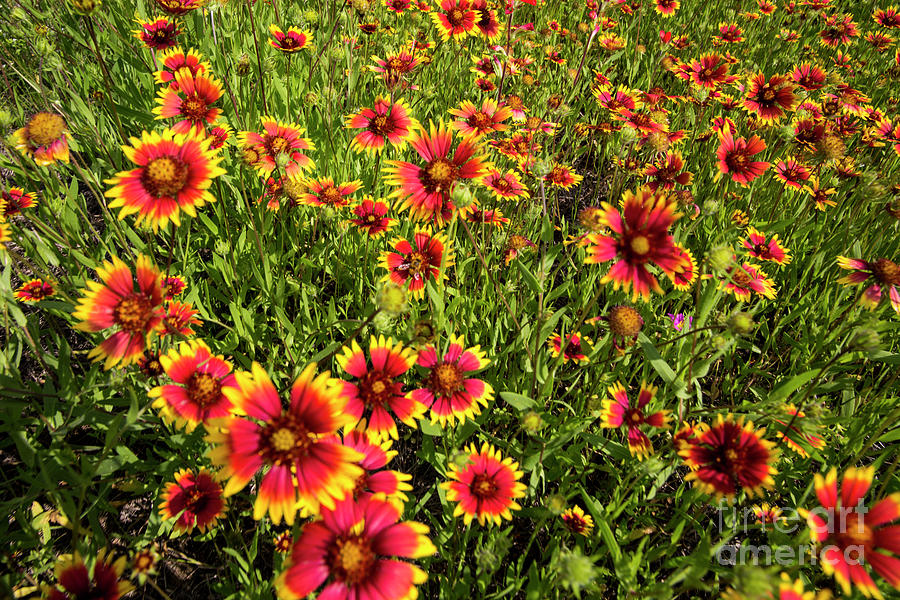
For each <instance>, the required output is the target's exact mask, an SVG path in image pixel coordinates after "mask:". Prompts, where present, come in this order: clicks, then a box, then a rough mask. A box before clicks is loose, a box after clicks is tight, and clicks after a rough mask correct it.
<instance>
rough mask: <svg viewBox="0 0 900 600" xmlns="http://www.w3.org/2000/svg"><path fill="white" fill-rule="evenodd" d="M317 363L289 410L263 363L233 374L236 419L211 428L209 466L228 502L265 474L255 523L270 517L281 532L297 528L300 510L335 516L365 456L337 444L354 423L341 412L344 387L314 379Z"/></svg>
mask: <svg viewBox="0 0 900 600" xmlns="http://www.w3.org/2000/svg"><path fill="white" fill-rule="evenodd" d="M315 373H316V365H315V363H313V364H310V365H309V366H307V367H306V368H305V369H304V370H303V372H302V373H301V374H300V376H299V377H297V379H296V381H294V384H293V386H292V387H291V393H290V405H289V407H288V408H287V409H284V408H283V407H282V404H281V398H280V396H279V394H278V391H277V390H276V389H275V386H274V385H273V384H272V381H271V379H269V375H268V374H267V373H266V371H265V369H263V368H262V367H261V366H260V365H259V364H258V363H254V364H253V367H252V371H251V372H250V373H247V372H238V373H236V374H235V378H236V380H237V384H238V387H237V388H225V395H226V396H227V397H228V399H229V400H231V403H232V405H233V407H234V408H233V412H234V413H235V416H231V417H228V418H227V419H225V420H223V421H222V422H221V423H220V425H219V426H218V427H215V428H212V431H211V432H210V434H209V435H208V436H207V437H206V440H207V441H208V442H209V443H210V444H212V448H211V450H210V451H209V458H210V460H211V461H212V463H213V464H214V465H215V466H217V467H222V476H223V478H227V479H228V484H227V485H226V486H225V496H226V497H228V496H232V495H234V494H236V493H237V492H239V491H240V490H242V489H243V488H244V487H245V486H246V485H247V484H248V483H249V482H250V480H251V479H253V476H254V475H255V474H256V473H257V472H259V471H260V470H265V473H264V474H263V476H262V481H261V483H260V485H259V491H258V494H257V496H256V501H255V503H254V505H253V518H255V519H257V520H259V519H261V518H262V517H263V515H265V514H266V512H268V513H269V516H270V517H271V518H272V520H273V521H274V522H275V524H276V525H277V524H278V523H280V522H281V519H282V517H284V520H285V521H286V522H287V523H288V524H289V525H291V524H293V522H294V517H295V515H296V512H297V509H298V508H301V509H303V510H305V511H307V512H310V513H316V512H318V511H319V509H320V507H322V506H324V507H326V508H334V504H335V501H336V500H340V499H343V498H344V497H345V496H346V495H347V493H348V492H350V491H351V490H352V489H353V487H354V486H355V485H356V479H357V477H359V476H360V474H361V473H362V469H361V468H360V467H359V466H358V465H356V464H355V463H356V461H358V460H360V459H361V458H362V457H361V455H360V454H359V453H358V452H356V451H355V450H352V449H350V448H347V447H346V446H343V445H342V444H340V439H339V438H338V436H337V432H338V430H339V429H340V428H341V427H343V426H345V425H348V424H349V423H352V422H353V417H352V416H351V415H349V414H347V413H346V412H344V406H345V404H346V400H345V399H344V398H343V397H342V396H341V392H340V389H341V388H340V384H339V383H338V382H336V381H334V380H332V379H331V377H330V376H329V373H328V372H325V373H321V374H320V375H318V376H316V374H315Z"/></svg>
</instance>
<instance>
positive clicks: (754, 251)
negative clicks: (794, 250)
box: [741, 227, 791, 265]
mask: <svg viewBox="0 0 900 600" xmlns="http://www.w3.org/2000/svg"><path fill="white" fill-rule="evenodd" d="M741 245H742V246H743V247H744V248H746V249H747V254H749V255H750V256H752V257H753V258H758V259H759V260H767V261H770V262H774V263H775V264H778V265H786V264H788V263H790V262H791V251H790V250H789V249H788V248H785V247H784V246H782V245H781V241H779V239H778V234H775V235H773V236H772V237H770V238H766V234H764V233H762V232H761V231H758V230H757V229H756V228H755V227H751V228H750V229H748V230H747V238H746V239H745V240H743V241H742V242H741Z"/></svg>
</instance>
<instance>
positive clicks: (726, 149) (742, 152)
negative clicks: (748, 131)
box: [716, 127, 769, 187]
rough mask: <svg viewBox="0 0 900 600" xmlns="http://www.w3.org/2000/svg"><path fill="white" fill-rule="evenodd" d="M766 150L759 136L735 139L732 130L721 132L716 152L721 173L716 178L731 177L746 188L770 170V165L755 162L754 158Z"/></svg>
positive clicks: (726, 128) (727, 128)
mask: <svg viewBox="0 0 900 600" xmlns="http://www.w3.org/2000/svg"><path fill="white" fill-rule="evenodd" d="M765 149H766V143H765V142H764V141H762V139H760V138H759V137H758V136H755V135H754V136H752V137H751V138H750V139H749V140H747V139H746V138H743V137H739V138H735V137H734V135H733V134H732V132H731V128H729V127H723V128H722V130H721V131H720V132H719V148H718V150H716V158H717V159H718V161H719V163H718V167H719V173H718V174H717V175H716V177H721V176H722V175H730V176H731V179H732V181H734V182H735V183H738V184H739V185H742V186H744V187H746V186H747V185H749V184H750V182H751V181H753V180H754V179H756V178H757V177H759V176H760V175H762V174H763V173H764V172H765V170H766V169H768V168H769V163H767V162H762V161H755V160H753V157H754V156H755V155H757V154H759V153H760V152H762V151H763V150H765Z"/></svg>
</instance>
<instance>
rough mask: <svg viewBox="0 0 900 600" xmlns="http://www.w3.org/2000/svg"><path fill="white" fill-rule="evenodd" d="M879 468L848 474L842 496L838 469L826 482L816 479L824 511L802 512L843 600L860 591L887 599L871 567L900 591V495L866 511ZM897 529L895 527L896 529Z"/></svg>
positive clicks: (818, 508)
mask: <svg viewBox="0 0 900 600" xmlns="http://www.w3.org/2000/svg"><path fill="white" fill-rule="evenodd" d="M874 475H875V468H874V467H866V468H855V467H851V468H849V469H847V470H846V471H845V472H844V474H843V477H842V478H841V486H840V494H839V493H838V492H839V490H838V482H837V469H836V468H832V469H831V470H830V471H829V472H828V474H827V475H826V476H825V477H822V475H820V474H818V473H817V474H816V476H815V487H816V496H817V497H818V499H819V504H820V505H819V506H817V507H815V508H813V509H812V510H803V509H801V510H800V516H801V517H805V518H806V523H807V526H808V527H809V537H810V539H811V541H812V542H813V543H815V544H818V545H821V547H820V549H819V562H820V563H821V565H822V570H823V571H824V572H825V574H826V575H833V576H834V578H835V580H836V581H837V582H838V584H839V585H840V586H841V589H842V590H843V592H844V595H846V596H850V595H851V593H852V591H851V587H856V588H857V589H858V590H859V591H860V592H862V594H863V595H864V596H865V597H867V598H873V597H874V598H883V596H882V594H881V591H880V590H879V589H878V586H877V585H876V584H875V582H874V581H873V580H872V576H871V575H870V574H869V571H868V569H867V568H866V567H867V566H871V567H872V569H873V570H874V571H875V572H876V573H877V574H879V575H881V577H883V578H884V580H885V581H887V582H888V584H890V586H891V587H893V588H894V589H895V590H900V559H898V558H897V557H896V555H897V554H898V549H900V525H898V524H896V523H895V522H896V521H897V520H898V519H900V493H893V494H891V495H889V496H887V497H885V498H882V499H881V500H879V501H877V502H874V503H873V504H872V503H870V504H869V505H867V503H866V502H865V497H866V494H867V493H868V491H869V489H870V488H871V487H872V478H873V476H874ZM892 523H895V524H893V525H892Z"/></svg>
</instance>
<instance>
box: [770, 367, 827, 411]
mask: <svg viewBox="0 0 900 600" xmlns="http://www.w3.org/2000/svg"><path fill="white" fill-rule="evenodd" d="M818 372H819V369H813V370H812V371H807V372H806V373H801V374H800V375H794V376H793V377H791V378H790V379H788V380H787V381H785V382H784V383H782V384H781V385H779V386H778V387H777V388H775V389H774V390H772V391H771V392H769V402H771V403H775V402H780V401H781V400H784V399H785V398H787V397H788V396H789V395H791V394H792V393H794V392H795V391H797V388H799V387H800V386H801V385H803V384H804V383H806V382H807V381H809V380H810V379H812V378H813V377H815V376H816V373H818Z"/></svg>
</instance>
